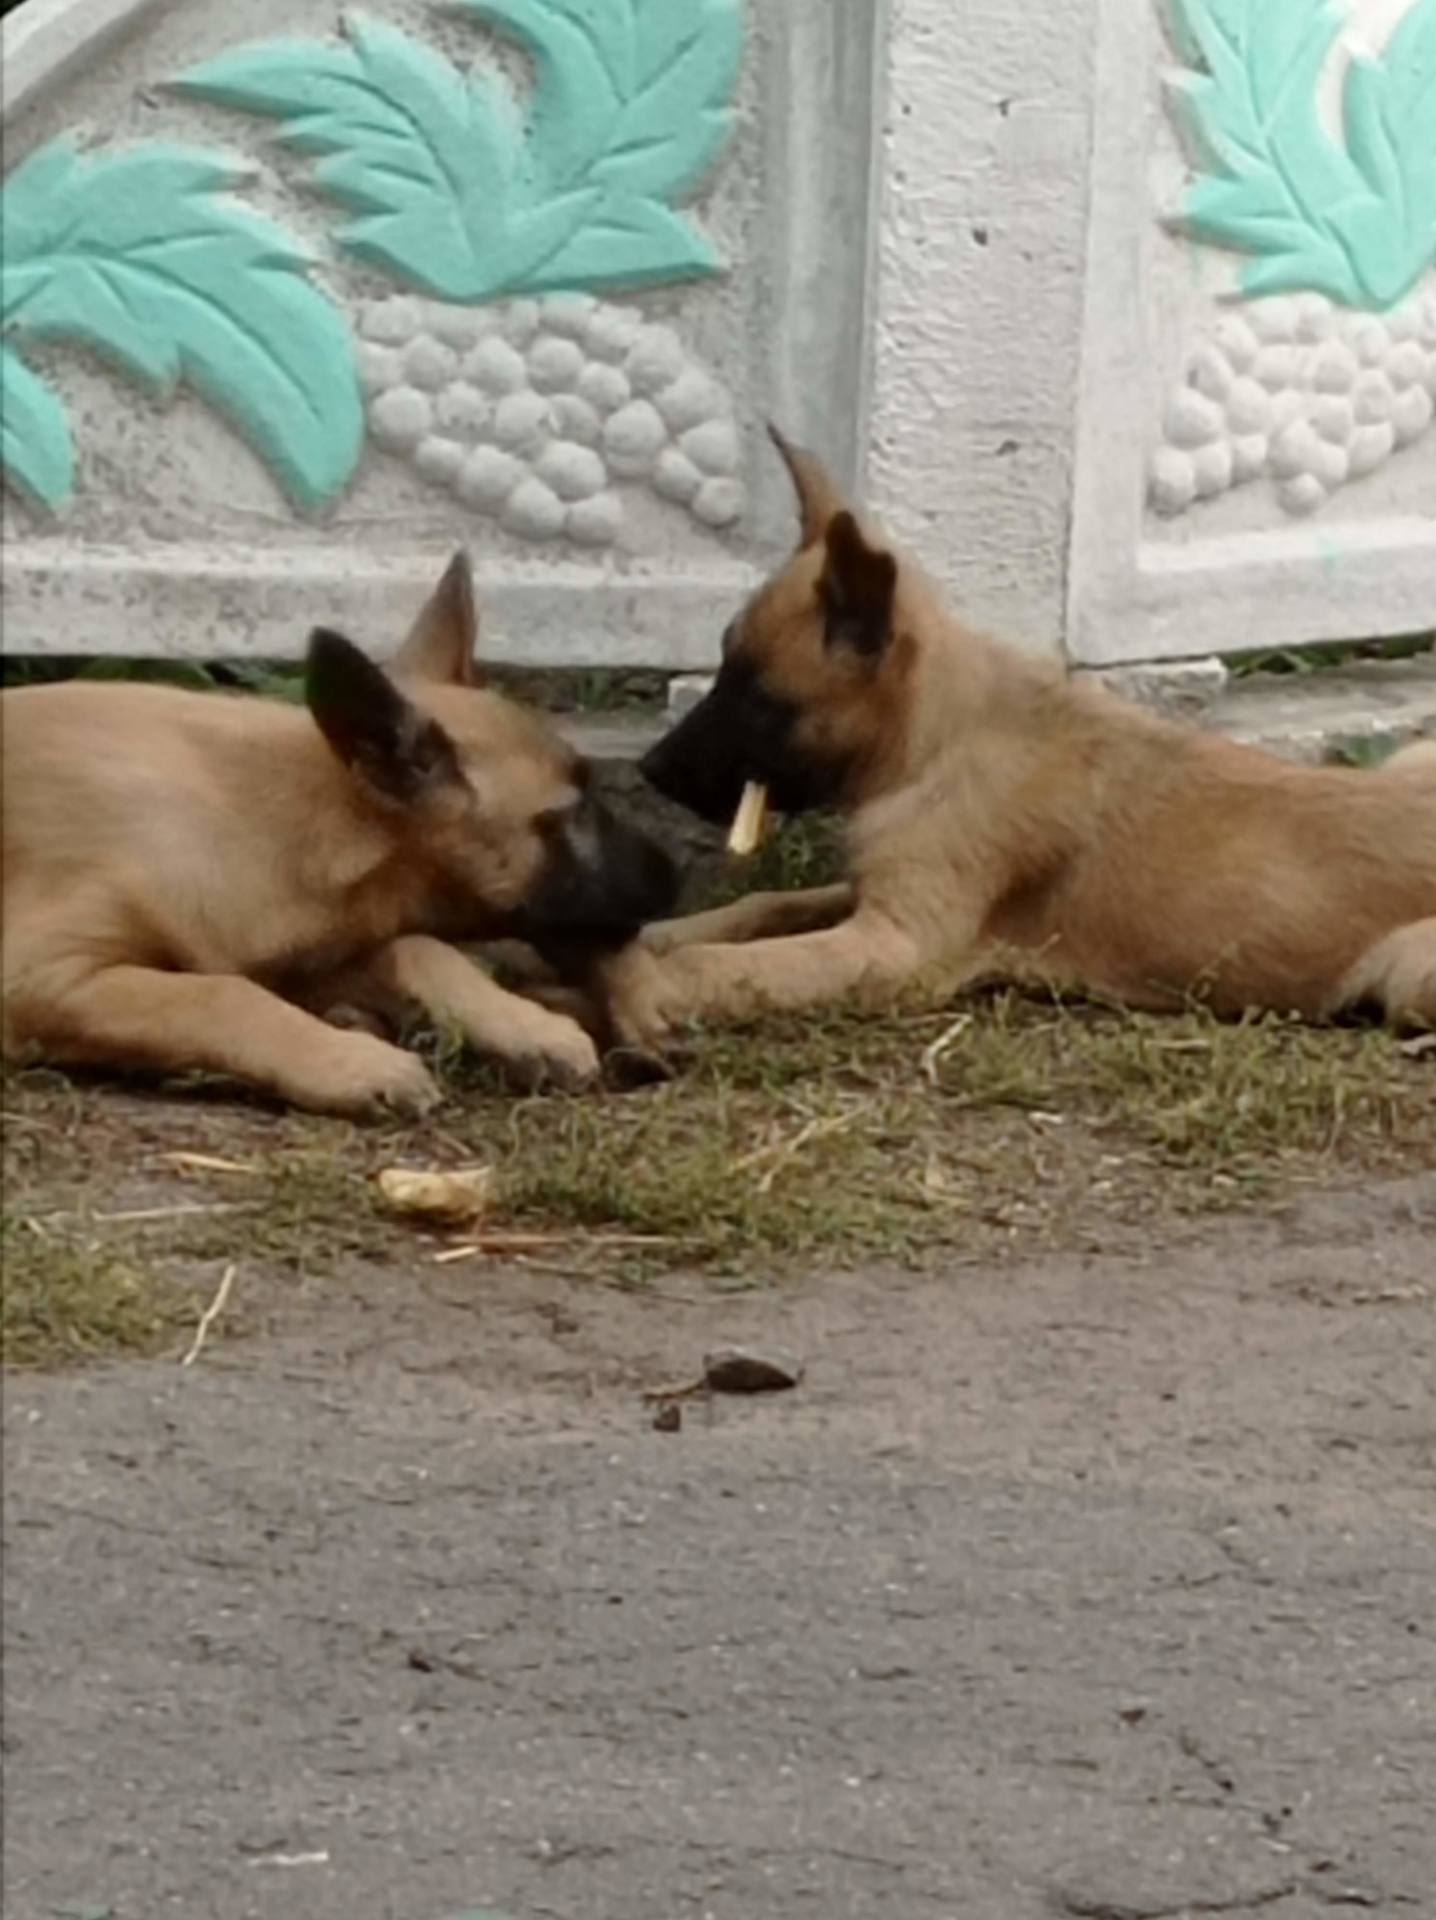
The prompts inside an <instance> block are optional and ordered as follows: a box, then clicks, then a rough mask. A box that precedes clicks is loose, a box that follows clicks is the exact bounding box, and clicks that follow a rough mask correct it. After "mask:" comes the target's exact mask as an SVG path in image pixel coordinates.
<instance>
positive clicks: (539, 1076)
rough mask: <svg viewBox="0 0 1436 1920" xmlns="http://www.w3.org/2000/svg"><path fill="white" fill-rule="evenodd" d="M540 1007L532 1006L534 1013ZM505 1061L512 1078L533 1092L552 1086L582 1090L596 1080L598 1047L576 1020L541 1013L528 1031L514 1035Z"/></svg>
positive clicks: (569, 1090) (568, 1090) (579, 1091)
mask: <svg viewBox="0 0 1436 1920" xmlns="http://www.w3.org/2000/svg"><path fill="white" fill-rule="evenodd" d="M540 1011H541V1010H540V1009H539V1008H537V1007H535V1009H534V1012H535V1013H536V1014H537V1013H539V1012H540ZM504 1064H505V1066H506V1067H507V1069H508V1071H509V1073H510V1074H511V1075H512V1077H513V1078H514V1079H515V1080H517V1081H518V1082H519V1083H520V1084H521V1085H522V1086H524V1087H527V1088H529V1089H531V1090H533V1091H539V1090H540V1089H543V1088H547V1087H552V1088H556V1089H557V1090H558V1091H559V1092H561V1093H582V1092H583V1090H584V1089H585V1088H586V1087H591V1086H593V1085H594V1083H595V1082H596V1081H597V1079H598V1074H599V1059H598V1048H597V1047H596V1046H595V1045H594V1043H593V1041H592V1040H591V1039H590V1038H589V1036H588V1034H586V1033H585V1032H584V1030H583V1028H582V1027H581V1026H579V1024H578V1023H577V1021H575V1020H569V1019H566V1018H565V1017H564V1016H563V1015H562V1014H557V1013H552V1014H551V1013H546V1012H545V1013H544V1016H543V1020H542V1024H540V1023H539V1022H537V1021H535V1022H534V1023H533V1026H532V1028H531V1030H530V1031H529V1032H528V1033H527V1034H520V1035H518V1036H517V1037H516V1044H515V1046H514V1049H513V1051H512V1052H511V1053H506V1054H505V1056H504Z"/></svg>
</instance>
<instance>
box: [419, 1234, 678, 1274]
mask: <svg viewBox="0 0 1436 1920" xmlns="http://www.w3.org/2000/svg"><path fill="white" fill-rule="evenodd" d="M676 1244H677V1243H676V1242H675V1241H674V1239H673V1238H672V1236H671V1235H670V1234H666V1233H486V1234H483V1235H482V1236H480V1237H479V1238H477V1239H473V1240H466V1241H464V1243H463V1244H462V1245H461V1246H457V1247H445V1248H444V1250H443V1252H442V1253H436V1254H435V1255H434V1265H435V1266H437V1267H447V1266H451V1265H452V1264H453V1263H454V1261H456V1260H473V1259H476V1258H477V1257H478V1256H479V1255H480V1254H484V1253H544V1252H547V1251H548V1250H549V1249H550V1248H553V1247H671V1246H674V1245H676Z"/></svg>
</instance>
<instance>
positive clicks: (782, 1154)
mask: <svg viewBox="0 0 1436 1920" xmlns="http://www.w3.org/2000/svg"><path fill="white" fill-rule="evenodd" d="M857 1117H858V1116H857V1113H856V1111H854V1112H852V1113H837V1114H830V1115H829V1116H828V1118H827V1119H825V1120H816V1119H815V1120H806V1121H804V1123H803V1125H802V1126H801V1127H799V1129H798V1131H797V1132H796V1133H795V1134H793V1136H792V1137H791V1138H790V1139H788V1140H774V1141H771V1142H770V1143H769V1145H767V1146H766V1147H758V1148H757V1149H755V1151H754V1152H752V1153H745V1154H744V1155H743V1157H742V1159H741V1160H735V1161H734V1162H733V1171H734V1173H745V1172H747V1170H748V1169H749V1168H750V1167H756V1166H759V1165H761V1164H762V1162H763V1161H764V1160H767V1161H769V1162H770V1163H771V1164H770V1165H769V1167H768V1169H767V1171H766V1172H765V1173H764V1174H763V1177H762V1178H761V1179H760V1180H759V1182H758V1186H757V1191H758V1192H759V1193H770V1192H771V1191H772V1187H773V1182H774V1181H775V1180H776V1179H777V1177H778V1175H779V1174H780V1173H781V1172H782V1170H783V1168H784V1167H785V1166H787V1164H788V1162H789V1161H790V1160H792V1159H793V1158H794V1157H795V1156H796V1155H797V1154H799V1153H801V1152H802V1150H803V1148H804V1147H806V1146H809V1145H811V1143H812V1142H813V1141H814V1140H821V1139H823V1138H824V1137H825V1136H826V1135H828V1134H831V1133H841V1131H842V1130H843V1128H844V1127H850V1126H851V1125H852V1124H853V1122H854V1120H856V1119H857Z"/></svg>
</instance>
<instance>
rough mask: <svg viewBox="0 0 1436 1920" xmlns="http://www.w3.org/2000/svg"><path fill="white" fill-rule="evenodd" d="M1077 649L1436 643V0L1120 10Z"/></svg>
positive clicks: (1096, 236) (1100, 111)
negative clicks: (1354, 640) (1406, 636)
mask: <svg viewBox="0 0 1436 1920" xmlns="http://www.w3.org/2000/svg"><path fill="white" fill-rule="evenodd" d="M1096 99H1097V103H1098V107H1097V114H1096V124H1095V135H1094V155H1093V162H1092V181H1091V214H1090V221H1089V231H1090V246H1089V252H1088V258H1087V301H1086V312H1087V319H1086V328H1085V338H1084V344H1083V368H1082V384H1081V398H1080V407H1079V417H1078V437H1077V484H1076V515H1075V531H1074V545H1073V552H1072V572H1071V600H1070V617H1069V622H1068V630H1067V641H1068V645H1069V647H1070V649H1071V652H1072V654H1073V656H1074V657H1075V658H1077V659H1078V660H1081V661H1084V662H1089V663H1109V662H1116V661H1137V660H1149V659H1161V658H1170V657H1174V656H1180V655H1183V654H1192V653H1201V652H1217V651H1222V652H1231V651H1236V650H1238V649H1241V648H1248V647H1271V646H1284V645H1289V644H1293V643H1299V642H1303V641H1312V640H1340V639H1346V638H1350V637H1357V636H1362V635H1368V636H1369V635H1376V634H1398V633H1402V632H1406V631H1412V630H1419V629H1421V628H1425V627H1431V626H1436V431H1433V429H1432V418H1433V411H1436V408H1433V402H1436V275H1433V272H1432V268H1433V266H1434V265H1436V0H1351V4H1349V5H1346V6H1342V5H1338V4H1334V0H1166V4H1165V8H1164V11H1163V12H1162V13H1161V14H1159V13H1158V12H1156V11H1155V10H1153V9H1151V8H1150V7H1149V6H1146V5H1144V4H1143V0H1104V4H1103V8H1102V18H1101V21H1100V34H1099V42H1098V48H1097V62H1096Z"/></svg>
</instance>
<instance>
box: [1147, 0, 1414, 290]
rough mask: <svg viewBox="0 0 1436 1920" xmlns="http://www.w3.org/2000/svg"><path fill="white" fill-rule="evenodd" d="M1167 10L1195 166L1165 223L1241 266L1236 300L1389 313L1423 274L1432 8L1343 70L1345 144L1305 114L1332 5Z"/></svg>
mask: <svg viewBox="0 0 1436 1920" xmlns="http://www.w3.org/2000/svg"><path fill="white" fill-rule="evenodd" d="M1167 4H1168V9H1169V12H1170V15H1171V19H1172V25H1173V30H1174V35H1175V38H1176V41H1177V45H1178V47H1179V49H1180V50H1181V52H1182V54H1183V57H1184V58H1185V59H1186V61H1187V63H1188V68H1189V70H1188V71H1187V72H1186V73H1185V74H1184V75H1183V76H1182V78H1181V79H1180V80H1179V81H1177V82H1176V83H1175V85H1174V86H1173V88H1172V93H1171V104H1172V111H1173V116H1174V118H1175V120H1176V122H1177V124H1178V127H1179V129H1180V130H1181V132H1182V134H1183V136H1184V138H1185V140H1186V143H1187V145H1188V148H1189V150H1190V152H1191V154H1192V157H1193V160H1194V163H1195V165H1196V167H1197V170H1198V177H1197V179H1196V180H1195V181H1194V183H1193V184H1192V186H1191V187H1190V189H1189V190H1188V192H1187V194H1186V196H1185V198H1184V201H1183V204H1182V208H1181V211H1180V213H1179V215H1178V217H1177V221H1176V224H1177V225H1178V226H1179V227H1180V228H1181V229H1182V230H1183V231H1185V232H1187V233H1189V234H1191V235H1192V236H1193V237H1194V238H1195V239H1198V240H1203V241H1206V242H1208V243H1210V244H1212V245H1214V246H1220V247H1230V248H1232V249H1234V250H1236V251H1237V252H1240V253H1245V254H1248V255H1250V256H1251V257H1250V259H1249V261H1248V262H1247V263H1246V265H1245V266H1244V267H1243V270H1242V275H1241V286H1242V291H1243V292H1244V293H1245V294H1246V295H1248V296H1249V297H1256V296H1259V295H1262V294H1269V293H1284V292H1298V291H1308V292H1316V293H1324V294H1326V295H1328V296H1329V297H1330V298H1331V299H1333V300H1336V301H1339V302H1340V303H1341V304H1342V305H1344V306H1349V307H1366V308H1373V309H1377V310H1383V309H1386V308H1388V307H1392V306H1394V305H1395V304H1396V302H1397V301H1398V300H1400V299H1401V298H1402V296H1403V295H1404V294H1406V293H1408V292H1409V291H1410V289H1411V288H1412V287H1413V286H1414V285H1415V284H1416V282H1417V281H1418V280H1419V279H1420V278H1421V276H1422V275H1423V274H1424V273H1425V272H1426V270H1427V269H1428V268H1429V267H1430V266H1431V265H1432V263H1433V262H1436V0H1416V5H1415V6H1414V7H1413V8H1412V9H1411V11H1410V12H1409V13H1408V14H1407V15H1406V17H1405V18H1404V19H1403V20H1402V22H1401V23H1400V25H1399V26H1398V27H1397V29H1396V31H1395V32H1394V33H1393V35H1392V37H1391V39H1390V41H1389V42H1388V44H1387V46H1386V49H1385V52H1384V53H1383V55H1382V56H1381V57H1380V58H1371V57H1369V56H1362V57H1359V58H1357V59H1355V60H1353V61H1352V63H1351V66H1350V68H1349V70H1348V76H1347V80H1346V86H1345V94H1344V102H1343V106H1344V120H1345V142H1344V144H1343V143H1341V142H1338V141H1336V140H1333V139H1332V138H1331V136H1330V135H1329V134H1328V133H1327V131H1326V129H1325V128H1324V127H1323V125H1322V122H1321V117H1320V113H1319V111H1318V106H1317V89H1318V83H1319V80H1320V77H1321V74H1322V71H1323V69H1324V67H1325V66H1326V63H1327V61H1328V59H1329V58H1330V56H1331V54H1332V50H1333V48H1334V47H1335V44H1336V40H1337V37H1338V35H1339V34H1340V33H1341V30H1342V27H1343V24H1344V15H1343V13H1342V11H1341V10H1340V9H1339V8H1338V7H1337V6H1336V5H1334V4H1333V0H1167Z"/></svg>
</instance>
